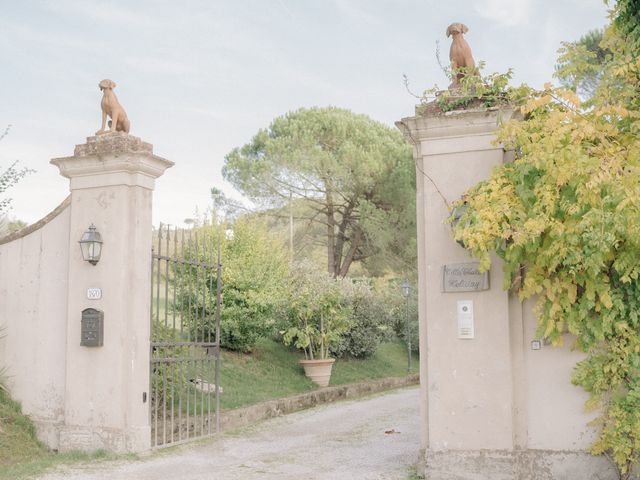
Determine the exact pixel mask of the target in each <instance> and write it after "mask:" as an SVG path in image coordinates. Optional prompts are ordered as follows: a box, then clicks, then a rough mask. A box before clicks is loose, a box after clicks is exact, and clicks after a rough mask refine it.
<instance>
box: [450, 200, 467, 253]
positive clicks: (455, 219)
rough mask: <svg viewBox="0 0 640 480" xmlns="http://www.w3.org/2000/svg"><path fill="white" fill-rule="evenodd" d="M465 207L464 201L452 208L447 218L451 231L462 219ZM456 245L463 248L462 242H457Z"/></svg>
mask: <svg viewBox="0 0 640 480" xmlns="http://www.w3.org/2000/svg"><path fill="white" fill-rule="evenodd" d="M467 207H468V205H467V202H466V201H465V202H464V203H463V204H462V205H460V206H459V207H454V209H453V210H452V211H451V213H450V214H449V218H450V219H451V229H454V228H455V227H456V225H458V223H459V222H460V219H461V218H462V214H463V213H464V212H465V210H466V209H467ZM457 243H458V244H459V245H460V246H461V247H462V248H465V246H464V242H463V241H462V240H457Z"/></svg>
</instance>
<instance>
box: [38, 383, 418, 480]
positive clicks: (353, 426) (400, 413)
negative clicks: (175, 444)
mask: <svg viewBox="0 0 640 480" xmlns="http://www.w3.org/2000/svg"><path fill="white" fill-rule="evenodd" d="M418 392H419V390H418V388H417V387H413V388H407V389H403V390H396V391H393V392H390V393H386V394H382V395H379V396H375V397H370V398H366V399H364V400H350V401H343V402H339V403H335V404H331V405H324V406H321V407H317V408H314V409H311V410H307V411H304V412H298V413H294V414H291V415H287V416H285V417H280V418H276V419H271V420H267V421H265V422H262V423H260V424H258V425H255V426H252V427H249V428H244V429H242V430H241V431H238V432H233V433H225V434H223V435H221V436H220V437H219V438H215V439H213V440H210V441H206V442H204V443H201V444H199V445H190V446H186V447H181V448H177V449H176V450H172V451H170V452H166V453H161V454H154V455H151V456H150V457H149V458H145V459H142V460H136V461H127V462H116V463H113V462H107V463H100V464H94V465H80V466H78V465H76V466H73V467H64V468H61V469H59V470H57V471H55V472H52V473H49V474H47V475H45V476H42V477H39V478H40V479H42V480H107V479H108V480H173V479H175V480H205V479H206V480H211V479H215V480H253V479H256V480H257V479H260V480H271V479H274V480H275V479H278V480H283V479H296V480H314V479H327V480H334V479H357V480H360V479H362V480H365V479H393V480H398V479H406V478H407V477H408V470H409V467H410V466H411V465H413V464H414V463H415V461H416V460H417V457H418V449H419V446H420V439H419V433H418V424H419V413H418V403H419V401H418Z"/></svg>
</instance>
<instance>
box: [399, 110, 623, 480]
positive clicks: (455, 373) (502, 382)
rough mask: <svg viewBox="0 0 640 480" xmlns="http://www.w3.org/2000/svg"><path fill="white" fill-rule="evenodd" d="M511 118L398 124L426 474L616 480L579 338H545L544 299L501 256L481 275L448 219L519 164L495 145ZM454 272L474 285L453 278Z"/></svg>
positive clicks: (433, 478) (485, 114) (492, 113)
mask: <svg viewBox="0 0 640 480" xmlns="http://www.w3.org/2000/svg"><path fill="white" fill-rule="evenodd" d="M416 110H417V109H416ZM512 117H513V111H512V110H510V109H508V108H504V109H497V108H489V109H477V110H462V111H450V112H446V113H440V114H437V113H434V114H424V115H423V114H421V113H419V112H418V111H416V115H415V116H413V117H408V118H403V119H402V120H401V121H399V122H397V123H396V125H397V127H398V128H399V129H400V130H401V131H402V132H403V134H404V135H405V137H406V138H407V139H408V141H409V142H410V143H411V144H412V145H413V154H414V160H415V162H416V194H417V197H416V210H417V225H418V228H417V237H418V278H419V301H418V312H419V329H420V352H421V353H422V354H421V355H420V386H421V387H420V388H421V391H420V414H421V420H420V425H421V432H420V433H421V452H422V453H421V458H420V462H419V465H420V468H419V471H420V472H421V473H423V474H424V475H425V477H426V478H429V479H430V480H485V479H486V480H528V479H536V480H578V479H579V480H609V479H611V480H613V479H617V475H616V472H615V470H614V468H613V466H612V465H611V463H610V462H609V461H608V460H607V459H606V458H605V457H593V456H591V455H589V454H588V453H587V451H588V449H589V447H590V445H591V444H592V442H593V440H594V438H595V433H596V432H595V430H594V427H593V426H590V425H589V424H590V422H591V420H593V419H594V418H595V417H596V416H597V412H591V413H585V409H584V403H585V401H586V400H587V398H588V397H587V394H586V393H585V392H584V391H583V390H582V389H580V388H579V387H576V386H574V385H572V384H571V372H572V370H573V367H574V365H575V364H576V363H577V362H578V361H579V360H580V359H581V358H583V356H582V354H581V353H580V352H577V351H571V349H570V345H571V344H572V343H573V342H572V339H571V338H566V339H565V347H562V348H554V347H551V346H549V345H545V343H544V342H543V341H540V339H539V338H537V337H536V327H537V320H536V318H535V316H534V315H533V311H532V307H533V303H532V302H531V301H527V302H525V303H521V302H520V301H519V300H518V298H517V295H515V294H513V293H510V292H508V291H505V290H504V289H503V287H502V285H503V268H502V262H501V261H500V259H498V258H496V257H495V255H494V256H493V257H492V265H491V269H490V270H489V272H488V273H487V275H486V276H484V277H483V278H484V280H483V281H475V280H477V279H478V278H481V275H482V274H481V273H480V272H479V271H478V269H477V264H476V267H474V266H473V265H474V261H475V259H474V258H472V257H471V256H470V255H469V253H468V252H467V251H466V250H465V249H464V248H462V247H461V246H460V245H458V244H457V243H456V242H455V241H454V239H453V236H452V233H451V227H450V225H448V224H447V223H446V220H447V217H448V216H449V215H450V211H449V207H448V205H451V203H452V202H454V201H456V200H458V199H460V198H461V197H462V195H463V194H464V193H465V192H466V191H467V190H468V189H469V188H471V187H472V186H474V185H476V184H477V183H478V182H480V181H482V180H485V179H487V178H489V176H490V175H491V172H492V171H493V169H494V168H496V167H498V166H501V165H503V164H504V163H506V162H509V161H511V160H512V158H513V152H508V151H505V150H504V147H503V145H501V144H499V143H497V142H496V131H497V130H498V128H500V124H501V122H506V121H509V120H511V118H512ZM461 265H464V267H461ZM463 268H464V271H465V272H466V273H463ZM447 271H449V272H452V271H453V272H455V274H456V275H458V277H456V279H452V280H457V279H459V278H461V277H464V278H465V279H472V280H473V281H468V282H466V283H465V282H463V283H460V282H458V281H452V282H450V283H448V284H447V282H446V279H445V272H447ZM469 272H470V273H469ZM445 284H446V285H448V286H449V288H445ZM465 308H466V310H465ZM464 312H467V313H464Z"/></svg>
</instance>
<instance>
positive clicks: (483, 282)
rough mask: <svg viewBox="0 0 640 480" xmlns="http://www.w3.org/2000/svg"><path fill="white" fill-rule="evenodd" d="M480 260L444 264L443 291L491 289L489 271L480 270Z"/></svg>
mask: <svg viewBox="0 0 640 480" xmlns="http://www.w3.org/2000/svg"><path fill="white" fill-rule="evenodd" d="M478 265H479V264H478V262H467V263H450V264H447V265H443V266H442V291H443V292H478V291H482V290H489V272H488V271H486V272H480V270H478Z"/></svg>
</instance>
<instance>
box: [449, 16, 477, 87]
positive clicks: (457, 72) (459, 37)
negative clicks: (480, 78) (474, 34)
mask: <svg viewBox="0 0 640 480" xmlns="http://www.w3.org/2000/svg"><path fill="white" fill-rule="evenodd" d="M468 31H469V27H467V26H466V25H465V24H463V23H452V24H451V25H449V26H448V27H447V37H453V38H452V42H451V50H449V60H451V72H452V73H453V83H451V85H449V90H454V89H456V88H458V87H459V86H460V80H462V79H463V78H464V76H465V75H469V74H472V72H475V68H476V62H475V61H474V60H473V55H472V54H471V47H469V44H468V43H467V41H466V40H465V39H464V37H463V35H464V34H465V33H467V32H468ZM461 69H463V70H462V71H461Z"/></svg>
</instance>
